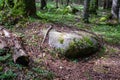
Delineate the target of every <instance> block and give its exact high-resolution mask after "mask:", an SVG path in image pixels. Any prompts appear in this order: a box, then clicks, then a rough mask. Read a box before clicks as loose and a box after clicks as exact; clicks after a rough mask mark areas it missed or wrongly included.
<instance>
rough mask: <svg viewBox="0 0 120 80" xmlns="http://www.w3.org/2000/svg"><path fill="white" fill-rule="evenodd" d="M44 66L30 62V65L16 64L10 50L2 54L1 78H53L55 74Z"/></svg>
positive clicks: (4, 79) (40, 79) (29, 79)
mask: <svg viewBox="0 0 120 80" xmlns="http://www.w3.org/2000/svg"><path fill="white" fill-rule="evenodd" d="M2 51H3V50H1V52H2ZM42 67H43V66H40V65H39V67H38V64H37V63H32V64H31V63H30V65H29V67H27V66H22V65H20V64H15V63H14V62H13V58H12V54H11V53H9V52H8V53H6V54H5V55H2V56H0V80H19V79H25V80H53V77H54V74H53V73H52V72H51V71H48V70H46V69H45V68H42Z"/></svg>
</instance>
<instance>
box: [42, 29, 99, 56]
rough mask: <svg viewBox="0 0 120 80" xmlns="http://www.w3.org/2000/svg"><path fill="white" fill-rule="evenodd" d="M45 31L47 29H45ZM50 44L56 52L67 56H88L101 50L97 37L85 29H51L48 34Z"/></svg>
mask: <svg viewBox="0 0 120 80" xmlns="http://www.w3.org/2000/svg"><path fill="white" fill-rule="evenodd" d="M43 33H45V31H43ZM48 36H49V40H48V44H49V46H50V47H52V48H54V49H55V51H56V53H58V52H59V53H61V55H63V56H65V57H67V58H77V57H80V56H88V55H90V54H92V53H95V52H96V51H98V50H99V42H98V41H97V40H96V37H95V36H94V35H92V34H89V33H87V32H84V31H71V32H69V33H67V32H58V31H56V30H51V31H50V32H49V34H48Z"/></svg>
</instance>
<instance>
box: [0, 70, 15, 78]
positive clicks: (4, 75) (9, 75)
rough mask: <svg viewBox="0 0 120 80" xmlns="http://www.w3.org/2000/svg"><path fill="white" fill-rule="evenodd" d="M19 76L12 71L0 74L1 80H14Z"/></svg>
mask: <svg viewBox="0 0 120 80" xmlns="http://www.w3.org/2000/svg"><path fill="white" fill-rule="evenodd" d="M16 76H17V75H16V74H15V73H14V72H13V71H12V70H8V71H6V72H0V79H1V80H13V78H15V77H16Z"/></svg>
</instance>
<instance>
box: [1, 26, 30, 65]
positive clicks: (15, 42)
mask: <svg viewBox="0 0 120 80" xmlns="http://www.w3.org/2000/svg"><path fill="white" fill-rule="evenodd" d="M0 42H1V43H0V49H4V48H6V47H8V48H10V49H11V50H12V51H13V60H14V62H15V63H18V64H22V65H28V63H29V57H28V55H27V54H26V51H25V50H24V48H23V46H22V42H21V40H20V38H19V37H17V35H15V34H13V33H12V32H10V31H8V30H7V29H5V28H4V27H2V26H0Z"/></svg>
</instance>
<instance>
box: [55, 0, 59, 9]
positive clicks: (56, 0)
mask: <svg viewBox="0 0 120 80" xmlns="http://www.w3.org/2000/svg"><path fill="white" fill-rule="evenodd" d="M55 2H56V8H58V7H59V6H58V4H59V0H55Z"/></svg>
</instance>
